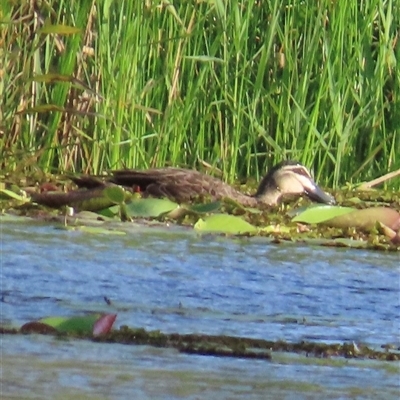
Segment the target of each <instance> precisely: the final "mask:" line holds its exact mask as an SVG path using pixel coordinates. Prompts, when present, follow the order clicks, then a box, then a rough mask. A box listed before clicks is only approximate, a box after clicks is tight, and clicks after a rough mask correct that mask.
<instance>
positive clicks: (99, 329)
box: [92, 314, 117, 336]
mask: <svg viewBox="0 0 400 400" xmlns="http://www.w3.org/2000/svg"><path fill="white" fill-rule="evenodd" d="M116 318H117V314H105V315H103V316H101V317H100V318H99V319H98V320H97V321H96V322H95V323H94V325H93V332H92V333H93V335H94V336H99V335H104V334H106V333H108V332H110V330H111V328H112V326H113V324H114V322H115V319H116Z"/></svg>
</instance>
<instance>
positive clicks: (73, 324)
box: [21, 313, 117, 335]
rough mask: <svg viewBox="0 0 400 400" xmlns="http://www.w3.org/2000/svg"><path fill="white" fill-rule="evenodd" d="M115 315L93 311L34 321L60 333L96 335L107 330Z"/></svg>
mask: <svg viewBox="0 0 400 400" xmlns="http://www.w3.org/2000/svg"><path fill="white" fill-rule="evenodd" d="M116 317H117V316H116V314H99V313H95V314H90V315H84V316H77V317H47V318H42V319H40V320H38V321H36V322H37V323H40V324H42V325H47V326H49V327H52V328H54V329H56V330H57V332H61V333H77V334H92V333H93V334H96V335H98V334H100V333H107V332H109V331H110V330H111V327H112V325H113V323H114V321H115V319H116ZM25 325H26V324H25ZM25 325H24V326H25ZM21 329H22V328H21Z"/></svg>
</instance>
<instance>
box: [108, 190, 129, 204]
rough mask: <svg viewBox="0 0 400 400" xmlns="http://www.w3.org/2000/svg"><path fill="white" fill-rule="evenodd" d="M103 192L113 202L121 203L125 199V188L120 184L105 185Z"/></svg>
mask: <svg viewBox="0 0 400 400" xmlns="http://www.w3.org/2000/svg"><path fill="white" fill-rule="evenodd" d="M103 194H104V196H106V197H107V198H108V199H109V200H110V201H112V202H113V203H115V204H122V203H123V202H124V201H125V190H124V189H122V188H121V187H120V186H109V187H106V188H105V189H104V191H103Z"/></svg>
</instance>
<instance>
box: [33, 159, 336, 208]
mask: <svg viewBox="0 0 400 400" xmlns="http://www.w3.org/2000/svg"><path fill="white" fill-rule="evenodd" d="M70 178H71V180H72V181H73V182H74V183H75V184H76V185H77V186H78V189H77V190H74V191H71V192H68V193H60V192H58V193H50V192H47V193H36V194H34V195H31V197H32V200H33V201H35V202H36V203H39V204H43V205H47V206H50V207H55V208H58V207H61V206H65V205H70V206H72V204H73V203H76V202H78V201H85V200H89V199H91V198H93V197H100V196H101V192H102V190H104V188H105V187H107V186H110V185H119V186H122V187H124V188H126V189H127V190H129V191H131V192H140V193H141V195H142V197H156V198H168V199H171V200H173V201H176V202H178V203H186V202H191V201H193V200H195V199H198V198H199V197H200V196H205V197H207V198H210V199H211V200H212V201H217V200H221V199H223V198H229V199H232V200H233V201H235V202H237V203H239V204H241V205H242V206H244V207H258V206H276V205H278V204H279V203H280V202H281V201H282V200H283V198H285V197H286V196H291V197H293V196H295V197H300V196H306V197H308V198H309V199H310V200H312V201H316V202H319V203H324V204H330V205H333V204H335V203H336V201H335V198H334V197H333V196H332V195H330V194H329V193H327V192H325V191H323V190H322V189H321V188H320V187H319V186H318V185H317V183H316V182H315V181H314V179H313V178H312V176H311V173H310V171H309V170H308V169H307V168H306V167H305V166H304V165H302V164H300V163H299V162H297V161H291V160H287V161H282V162H280V163H279V164H277V165H275V166H274V167H273V168H271V169H270V170H269V171H268V173H267V174H266V175H265V176H264V178H263V179H262V180H261V182H260V184H259V186H258V189H257V191H256V192H255V193H254V194H253V195H247V194H244V193H242V192H240V191H239V190H237V189H235V188H234V187H232V186H231V185H229V184H227V183H226V182H223V181H222V180H220V179H218V178H215V177H213V176H211V175H206V174H203V173H201V172H199V171H196V170H192V169H186V168H175V167H165V168H151V169H147V170H138V169H124V170H116V171H112V172H111V175H109V176H106V177H103V178H102V179H101V178H99V177H94V176H90V175H83V176H79V177H70ZM103 208H104V207H103Z"/></svg>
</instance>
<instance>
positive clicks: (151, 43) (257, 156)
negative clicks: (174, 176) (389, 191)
mask: <svg viewBox="0 0 400 400" xmlns="http://www.w3.org/2000/svg"><path fill="white" fill-rule="evenodd" d="M30 4H31V3H30V2H22V5H13V4H12V3H7V7H5V8H4V9H3V15H2V16H1V19H2V20H3V22H4V26H6V28H7V29H6V30H5V32H6V33H5V35H3V37H2V38H3V42H4V43H5V46H4V50H3V51H4V54H5V56H6V60H7V61H6V62H5V65H4V67H3V71H4V72H3V73H4V74H5V77H6V78H7V81H8V82H13V84H12V85H11V84H9V85H8V86H7V84H4V82H3V83H2V84H0V90H1V96H2V98H3V99H5V100H6V101H5V102H4V101H3V106H2V109H1V110H0V112H1V113H2V116H3V122H2V130H3V132H6V133H7V134H4V133H3V136H2V138H1V139H0V140H2V144H3V150H2V157H3V159H5V158H7V160H9V162H8V167H9V168H10V169H13V168H17V167H21V165H23V163H20V162H19V163H17V160H19V159H20V155H21V154H23V155H24V156H25V158H26V159H28V158H29V157H30V158H31V159H33V160H34V161H35V164H34V165H35V167H36V166H37V167H39V168H40V169H43V170H45V171H51V170H54V169H56V170H78V171H87V172H96V173H97V172H101V171H104V170H106V169H108V168H121V167H139V168H142V167H143V168H144V167H149V166H158V165H185V166H189V167H196V168H202V166H203V165H207V164H210V165H211V166H213V167H214V168H219V169H220V170H221V171H222V173H223V175H224V177H225V179H228V180H232V179H234V178H235V177H237V176H245V175H254V176H255V177H258V175H259V174H262V173H263V172H264V170H265V169H266V168H267V167H269V166H271V165H272V164H273V163H275V162H276V161H278V160H281V159H283V158H294V159H298V160H300V161H302V162H303V163H305V164H306V165H308V166H313V167H315V169H316V170H317V171H318V172H317V179H318V180H320V181H322V182H323V183H325V184H329V185H339V184H343V183H344V182H346V181H353V180H355V181H358V180H362V179H369V178H372V177H375V176H376V175H378V174H380V173H383V172H385V171H386V170H388V169H394V168H399V167H400V134H399V122H398V121H400V108H399V91H400V85H399V82H400V72H399V68H397V64H396V63H397V58H398V56H399V45H398V26H400V20H399V19H400V17H399V15H400V10H399V6H398V5H397V4H396V3H393V1H392V0H387V1H384V0H369V1H364V2H358V3H357V2H352V3H349V4H343V3H340V2H331V1H328V0H321V1H319V2H303V1H295V2H282V1H277V0H269V1H263V2H241V1H238V0H232V1H230V2H226V1H223V0H215V1H214V2H194V1H193V2H191V1H190V2H171V1H166V0H165V1H159V2H155V1H150V0H149V1H143V2H132V1H120V2H117V1H106V0H104V1H93V2H92V3H88V2H84V1H82V0H74V1H71V2H65V1H63V0H57V1H55V0H54V1H50V2H49V4H50V8H46V7H44V6H43V7H42V8H40V9H32V8H31V7H30ZM20 15H25V16H26V15H28V17H25V20H24V21H23V22H21V21H20V18H19V16H20ZM38 16H40V17H41V18H42V19H43V21H40V18H39V17H38ZM44 26H53V28H52V29H53V30H51V29H49V30H48V32H52V33H45V32H46V31H45V32H43V27H44ZM65 26H74V27H78V28H80V29H81V31H80V33H76V34H70V35H66V34H65V32H63V27H65ZM64 30H65V28H64ZM28 37H29V38H31V39H32V40H30V41H28V40H27V38H28ZM60 46H61V47H63V48H64V50H62V48H61V49H60ZM16 48H17V49H18V51H19V52H20V55H21V56H20V57H19V58H15V57H14V58H13V51H14V50H15V49H16ZM50 73H53V74H56V77H54V75H53V76H52V80H51V79H50V78H49V74H50ZM57 74H58V75H57ZM37 75H39V76H44V78H42V79H38V78H37ZM61 77H63V79H64V81H62V80H61ZM66 77H69V79H66ZM44 106H47V107H49V106H50V110H49V109H48V108H47V109H46V108H45V107H44ZM46 110H47V111H46ZM17 111H21V113H16V112H17ZM12 160H14V161H12ZM25 164H26V165H28V166H29V163H28V162H26V163H25ZM31 167H32V165H30V168H31Z"/></svg>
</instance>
